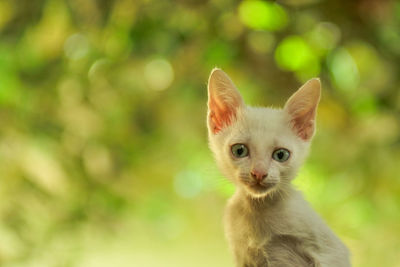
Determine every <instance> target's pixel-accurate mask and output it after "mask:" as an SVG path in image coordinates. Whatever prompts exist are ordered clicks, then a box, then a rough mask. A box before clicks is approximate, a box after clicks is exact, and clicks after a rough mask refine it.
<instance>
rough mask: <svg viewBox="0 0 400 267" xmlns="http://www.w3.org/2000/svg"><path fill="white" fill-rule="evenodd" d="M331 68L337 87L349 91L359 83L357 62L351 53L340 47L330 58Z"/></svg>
mask: <svg viewBox="0 0 400 267" xmlns="http://www.w3.org/2000/svg"><path fill="white" fill-rule="evenodd" d="M328 64H329V70H330V73H331V77H332V80H333V82H334V83H335V85H336V87H337V88H339V89H341V90H344V91H348V90H354V89H355V88H356V87H357V86H358V84H359V80H360V77H359V73H358V68H357V65H356V63H355V62H354V59H353V57H352V56H351V55H350V53H349V52H348V51H347V50H346V49H344V48H340V49H338V50H337V51H335V52H334V53H333V54H332V55H331V56H330V58H329V62H328Z"/></svg>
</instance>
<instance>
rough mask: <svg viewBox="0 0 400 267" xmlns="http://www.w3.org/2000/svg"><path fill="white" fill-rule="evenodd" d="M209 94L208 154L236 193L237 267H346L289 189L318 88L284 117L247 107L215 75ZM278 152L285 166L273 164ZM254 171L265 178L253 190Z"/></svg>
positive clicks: (328, 234)
mask: <svg viewBox="0 0 400 267" xmlns="http://www.w3.org/2000/svg"><path fill="white" fill-rule="evenodd" d="M208 92H209V111H208V128H209V142H210V148H211V150H212V151H213V153H214V155H215V159H216V161H217V164H218V166H219V168H220V170H221V171H222V173H223V174H224V175H225V176H226V177H227V178H229V179H230V180H231V181H232V182H233V183H234V184H235V185H236V192H235V194H234V195H233V197H232V198H231V199H230V200H229V202H228V205H227V209H226V214H225V231H226V236H227V239H228V241H229V244H230V247H231V249H232V251H233V253H234V255H235V259H236V263H237V266H240V267H244V266H246V267H250V266H251V267H261V266H332V267H342V266H343V267H344V266H350V260H349V252H348V250H347V248H346V246H345V245H344V244H343V243H342V242H341V241H340V240H339V238H337V237H336V236H335V234H334V233H333V232H332V231H331V230H330V229H329V227H328V226H327V225H326V224H325V223H324V222H323V220H322V219H321V218H320V217H319V216H318V215H317V214H316V213H315V212H314V211H313V210H312V208H311V207H310V206H309V205H308V203H307V202H306V201H305V200H304V198H303V197H302V195H301V193H300V192H299V191H296V190H295V189H293V187H292V186H291V184H290V182H291V180H292V179H293V178H294V177H295V175H296V173H297V170H298V169H299V167H300V166H301V165H302V164H303V162H304V160H305V158H306V157H307V153H308V150H309V146H310V142H311V139H312V136H313V134H314V129H315V113H316V108H317V105H318V102H319V94H320V83H319V80H317V79H313V80H310V81H309V82H307V83H306V84H305V85H304V86H303V87H302V88H300V89H299V90H298V91H297V93H296V94H294V95H293V96H292V97H291V98H290V99H289V100H288V102H287V103H286V105H285V107H284V108H283V109H272V108H261V107H257V108H256V107H249V106H246V105H245V104H244V102H243V99H242V98H241V96H240V93H239V92H238V91H237V89H236V88H235V86H234V84H233V83H232V81H231V80H230V79H229V77H228V76H227V75H226V74H225V73H224V72H223V71H221V70H219V69H214V70H213V71H212V73H211V75H210V79H209V84H208ZM234 144H245V145H246V146H247V147H248V150H249V156H247V157H243V158H235V157H234V156H233V155H232V152H231V146H232V145H234ZM277 148H285V149H287V150H288V151H290V157H289V159H288V160H287V161H285V162H278V161H276V160H274V159H273V158H272V156H271V155H272V153H273V151H274V150H276V149H277ZM255 169H257V170H261V171H262V172H265V173H266V174H267V176H266V177H265V178H264V179H263V180H262V181H261V183H260V184H261V185H260V186H259V187H258V189H257V188H255V187H254V185H255V183H256V182H255V180H254V179H253V178H252V176H251V174H250V173H251V172H252V171H253V170H255ZM264 185H273V186H272V187H265V190H264V187H263V186H264ZM260 187H261V188H262V189H260Z"/></svg>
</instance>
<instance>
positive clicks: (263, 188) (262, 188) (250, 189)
mask: <svg viewBox="0 0 400 267" xmlns="http://www.w3.org/2000/svg"><path fill="white" fill-rule="evenodd" d="M244 187H245V190H246V191H247V193H248V194H249V195H250V196H251V197H253V198H262V197H265V196H267V195H268V194H269V193H271V192H273V191H274V190H275V189H276V184H275V183H268V184H265V185H261V184H245V185H244Z"/></svg>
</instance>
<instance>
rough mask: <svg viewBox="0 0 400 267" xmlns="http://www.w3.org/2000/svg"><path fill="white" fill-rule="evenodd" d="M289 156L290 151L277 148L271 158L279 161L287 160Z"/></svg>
mask: <svg viewBox="0 0 400 267" xmlns="http://www.w3.org/2000/svg"><path fill="white" fill-rule="evenodd" d="M289 157H290V152H289V150H287V149H284V148H279V149H277V150H275V151H274V152H273V153H272V158H273V159H274V160H276V161H279V162H284V161H287V160H288V159H289Z"/></svg>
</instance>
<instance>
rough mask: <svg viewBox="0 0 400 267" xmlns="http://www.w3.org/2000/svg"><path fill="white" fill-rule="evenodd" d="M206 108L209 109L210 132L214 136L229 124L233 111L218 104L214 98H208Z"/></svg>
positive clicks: (222, 104) (223, 104)
mask: <svg viewBox="0 0 400 267" xmlns="http://www.w3.org/2000/svg"><path fill="white" fill-rule="evenodd" d="M208 106H209V109H210V114H209V120H210V125H212V132H213V133H214V134H216V133H218V132H219V131H221V129H222V128H223V127H224V126H226V125H229V124H230V123H231V120H232V117H234V116H235V114H234V112H233V109H232V108H230V107H228V106H227V105H226V103H218V101H216V100H215V99H214V98H210V101H209V102H208Z"/></svg>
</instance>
